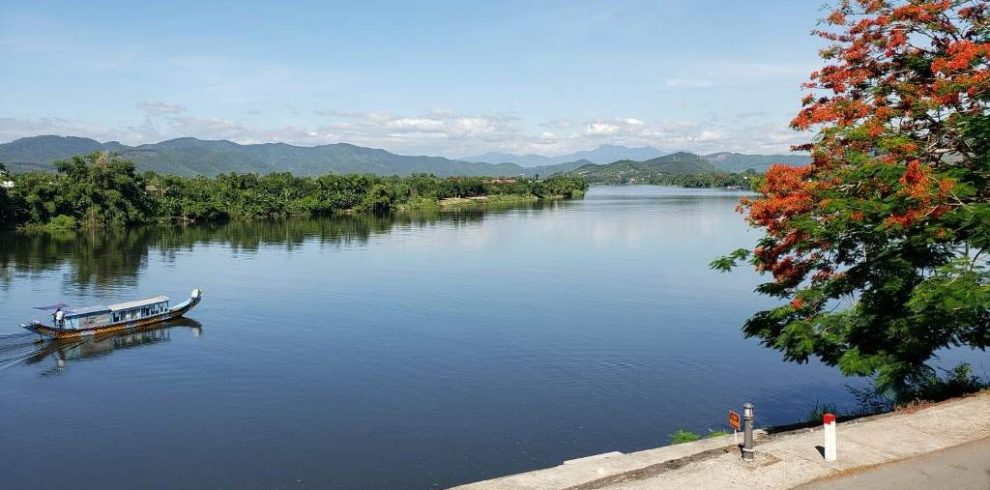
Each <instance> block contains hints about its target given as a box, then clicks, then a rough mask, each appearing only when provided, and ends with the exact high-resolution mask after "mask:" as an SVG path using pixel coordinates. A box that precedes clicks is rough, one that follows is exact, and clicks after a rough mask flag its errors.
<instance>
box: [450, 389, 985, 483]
mask: <svg viewBox="0 0 990 490" xmlns="http://www.w3.org/2000/svg"><path fill="white" fill-rule="evenodd" d="M988 413H990V391H984V392H981V393H978V394H975V395H972V396H969V397H965V398H960V399H955V400H949V401H946V402H942V403H938V404H934V405H931V406H928V407H925V408H921V409H916V410H904V411H898V412H894V413H889V414H883V415H876V416H872V417H865V418H861V419H857V420H853V421H849V422H844V423H840V424H839V425H838V455H839V458H838V460H837V461H835V462H831V463H828V462H826V461H825V460H824V458H823V457H822V454H821V453H820V452H819V446H821V445H822V439H823V436H822V432H821V428H813V429H802V430H796V431H790V432H785V433H777V434H773V433H772V431H767V430H758V431H756V445H755V449H756V458H755V460H754V461H752V462H746V461H743V460H742V458H741V456H740V452H739V450H738V448H737V447H735V446H734V444H733V436H732V435H728V436H721V437H717V438H712V439H706V440H702V441H697V442H691V443H685V444H678V445H673V446H665V447H660V448H656V449H648V450H645V451H638V452H635V453H629V454H622V453H618V452H613V453H606V454H602V455H597V456H590V457H586V458H581V459H577V460H572V461H565V462H564V463H563V464H561V465H560V466H557V467H554V468H548V469H543V470H537V471H533V472H528V473H521V474H518V475H511V476H506V477H502V478H496V479H493V480H486V481H482V482H477V483H472V484H468V485H463V486H459V487H456V488H458V489H460V490H509V489H513V490H517V489H518V490H524V489H525V490H528V489H533V490H536V489H540V490H549V489H568V490H591V489H625V490H633V489H637V490H639V489H642V490H646V489H655V488H664V489H681V488H683V489H697V488H723V489H724V488H730V489H731V488H739V489H747V490H749V489H753V488H761V489H787V488H794V487H796V486H799V485H804V484H808V483H810V482H814V481H816V480H819V479H822V478H833V477H837V476H842V475H847V474H850V473H852V472H857V471H864V470H869V469H872V468H876V467H878V466H879V465H883V464H885V463H891V462H895V461H900V460H904V459H906V458H911V457H916V456H921V455H925V454H930V453H933V452H936V451H941V450H944V449H947V448H952V447H956V446H960V445H963V444H968V443H972V442H975V441H980V440H982V439H985V438H987V437H990V418H988V417H987V414H988ZM757 417H759V413H757ZM757 421H758V419H757ZM740 439H741V438H740Z"/></svg>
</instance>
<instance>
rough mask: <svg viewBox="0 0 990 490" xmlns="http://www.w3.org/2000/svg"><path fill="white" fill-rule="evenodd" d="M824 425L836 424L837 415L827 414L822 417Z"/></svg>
mask: <svg viewBox="0 0 990 490" xmlns="http://www.w3.org/2000/svg"><path fill="white" fill-rule="evenodd" d="M822 423H825V424H834V423H835V414H834V413H826V414H825V415H822Z"/></svg>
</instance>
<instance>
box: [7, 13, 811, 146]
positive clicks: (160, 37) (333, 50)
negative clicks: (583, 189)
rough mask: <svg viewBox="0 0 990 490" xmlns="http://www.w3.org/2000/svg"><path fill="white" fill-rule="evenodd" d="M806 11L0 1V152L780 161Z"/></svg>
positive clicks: (805, 44) (796, 92)
mask: <svg viewBox="0 0 990 490" xmlns="http://www.w3.org/2000/svg"><path fill="white" fill-rule="evenodd" d="M820 16H821V11H820V2H815V1H808V0H800V1H797V0H747V1H739V2H729V1H724V0H722V1H713V0H655V1H625V0H614V1H600V2H590V1H583V0H570V1H515V0H500V1H491V2H481V1H389V2H386V1H361V2H356V1H348V2H342V1H341V2H334V1H322V2H306V1H297V2H289V1H286V2H250V1H238V2H207V1H198V2H187V1H169V2H151V1H147V2H123V1H121V2H111V1H106V2H100V1H93V2H78V1H71V2H68V1H67V2H48V1H38V0H32V1H24V2H21V1H10V0H0V65H2V66H3V67H4V69H3V76H2V77H0V141H3V142H5V141H10V140H13V139H16V138H19V137H23V136H31V135H37V134H65V135H70V134H71V135H79V136H88V137H93V138H96V139H99V140H118V141H121V142H124V143H128V144H135V143H147V142H154V141H159V140H162V139H167V138H173V137H179V136H195V137H199V138H204V139H230V140H233V141H237V142H241V143H256V142H270V141H283V142H287V143H293V144H300V145H316V144H324V143H336V142H341V141H345V142H350V143H354V144H360V145H364V146H374V147H379V148H385V149H388V150H391V151H394V152H398V153H407V154H408V153H418V154H419V153H422V154H433V155H445V156H452V157H460V156H465V155H471V154H477V153H483V152H487V151H503V152H513V153H537V154H544V155H556V154H563V153H569V152H572V151H576V150H582V149H590V148H594V147H596V146H598V145H600V144H624V145H627V146H640V145H652V146H656V147H658V148H662V149H668V150H679V149H685V150H691V151H698V152H707V151H717V150H731V151H743V152H750V153H768V152H781V151H785V150H786V149H787V148H788V146H789V145H790V144H792V143H795V142H799V141H802V140H803V139H806V138H807V137H808V135H804V134H799V133H794V132H792V131H791V130H789V129H788V128H787V122H788V121H789V120H790V118H791V117H792V116H793V114H794V113H795V112H796V110H797V109H798V106H799V100H800V97H801V91H800V87H799V85H800V83H801V82H802V81H804V80H805V79H806V77H807V75H808V73H809V72H810V71H811V70H813V69H815V68H817V67H818V66H819V61H818V59H817V57H816V56H817V55H816V53H817V50H818V49H819V47H820V46H821V43H820V41H819V40H817V39H815V38H814V37H812V36H811V35H810V34H809V31H810V30H811V29H812V28H814V27H815V24H816V22H817V19H818V18H819V17H820Z"/></svg>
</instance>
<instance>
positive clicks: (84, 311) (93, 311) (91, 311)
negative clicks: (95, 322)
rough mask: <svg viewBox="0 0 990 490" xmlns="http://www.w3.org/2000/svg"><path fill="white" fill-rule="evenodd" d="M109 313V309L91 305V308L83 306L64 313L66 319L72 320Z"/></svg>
mask: <svg viewBox="0 0 990 490" xmlns="http://www.w3.org/2000/svg"><path fill="white" fill-rule="evenodd" d="M106 313H110V308H107V307H106V306H103V305H93V306H83V307H82V308H74V309H72V310H69V311H67V312H66V313H65V317H66V318H73V317H77V316H90V315H103V314H106Z"/></svg>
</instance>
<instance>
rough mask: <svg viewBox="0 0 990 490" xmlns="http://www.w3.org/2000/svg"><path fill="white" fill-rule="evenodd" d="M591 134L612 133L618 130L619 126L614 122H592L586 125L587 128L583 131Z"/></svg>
mask: <svg viewBox="0 0 990 490" xmlns="http://www.w3.org/2000/svg"><path fill="white" fill-rule="evenodd" d="M584 132H585V133H587V134H590V135H592V136H598V135H606V136H608V135H613V134H615V133H618V132H619V127H618V126H616V125H615V124H609V123H607V122H593V123H591V124H589V125H588V129H586V130H585V131H584Z"/></svg>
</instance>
